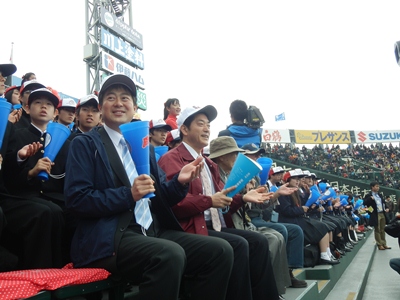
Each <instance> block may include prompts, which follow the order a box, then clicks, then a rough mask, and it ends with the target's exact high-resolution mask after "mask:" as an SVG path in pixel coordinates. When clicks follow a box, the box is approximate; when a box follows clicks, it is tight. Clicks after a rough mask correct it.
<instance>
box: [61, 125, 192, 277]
mask: <svg viewBox="0 0 400 300" xmlns="http://www.w3.org/2000/svg"><path fill="white" fill-rule="evenodd" d="M150 149H151V151H150V152H151V154H150V166H151V174H152V175H153V180H154V181H155V187H156V192H155V194H156V197H154V198H152V199H151V202H152V203H151V205H152V207H151V209H152V212H153V216H154V215H155V216H156V218H157V224H159V225H160V227H161V228H165V229H174V230H182V227H181V226H180V225H179V222H178V221H177V220H176V218H175V216H174V215H173V213H172V211H171V209H170V207H171V206H173V205H175V204H176V203H178V202H179V201H181V200H182V199H183V198H184V197H185V196H186V193H187V188H185V187H184V186H182V185H181V184H180V183H179V182H178V180H177V177H178V175H177V176H175V177H174V178H173V180H172V181H169V182H166V180H165V174H164V172H163V171H162V170H161V169H160V168H159V167H158V165H157V163H156V159H155V155H154V148H152V147H151V148H150ZM66 166H67V167H66V178H65V190H64V195H65V201H66V206H67V208H68V209H70V210H71V212H72V213H73V214H74V215H75V216H76V218H77V219H78V226H77V229H76V232H75V234H74V237H73V240H72V246H71V258H72V262H73V263H74V266H75V267H82V266H85V265H88V264H89V263H91V262H94V261H97V260H100V259H105V258H110V260H111V261H112V263H110V264H111V265H115V260H116V259H115V257H116V255H117V251H116V249H117V247H115V245H118V244H119V240H120V238H121V236H122V233H123V232H124V231H125V230H126V228H127V227H128V225H129V223H130V222H131V220H132V218H133V210H134V207H135V201H134V200H133V198H132V194H131V190H130V186H131V185H130V183H129V179H128V176H127V175H126V172H125V169H124V167H123V165H122V162H121V160H120V158H119V155H118V153H117V151H116V149H115V147H114V145H113V144H112V141H111V139H110V138H109V136H108V134H107V133H106V131H105V130H104V128H101V127H97V128H94V129H92V130H91V131H90V132H88V133H86V134H81V135H79V136H77V137H75V139H74V140H73V141H72V142H71V146H70V152H69V154H68V159H67V164H66ZM110 269H111V270H112V268H110Z"/></svg>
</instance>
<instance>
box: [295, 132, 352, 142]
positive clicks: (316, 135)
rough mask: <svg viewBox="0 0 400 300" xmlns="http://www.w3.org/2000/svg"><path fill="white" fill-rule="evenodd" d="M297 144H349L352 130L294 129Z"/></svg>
mask: <svg viewBox="0 0 400 300" xmlns="http://www.w3.org/2000/svg"><path fill="white" fill-rule="evenodd" d="M294 133H295V143H296V144H349V143H351V140H350V131H346V130H343V131H338V130H336V131H333V130H332V131H323V130H294Z"/></svg>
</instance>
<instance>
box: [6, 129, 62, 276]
mask: <svg viewBox="0 0 400 300" xmlns="http://www.w3.org/2000/svg"><path fill="white" fill-rule="evenodd" d="M40 148H42V144H40V143H35V142H33V143H32V144H29V145H26V146H24V147H22V149H18V150H19V151H18V152H16V150H15V149H17V148H16V134H15V132H14V126H13V125H11V123H8V126H7V128H6V132H5V135H4V138H3V144H2V147H1V155H0V167H1V168H0V210H2V213H3V214H4V215H3V217H4V218H5V219H6V222H7V226H5V227H4V228H3V229H2V230H0V232H1V235H2V236H1V237H2V240H1V241H2V243H4V244H3V245H4V246H5V247H7V248H8V249H10V250H12V252H13V253H15V254H16V255H17V256H18V259H17V261H18V265H15V262H16V259H15V257H14V256H12V255H11V254H9V253H7V252H6V251H2V248H1V247H0V252H1V255H0V257H1V260H2V262H0V266H1V265H2V266H3V268H2V270H1V271H3V272H4V271H11V270H12V269H14V270H15V269H17V268H18V269H38V268H61V267H63V266H64V264H65V262H64V261H63V260H62V233H63V231H64V218H63V213H62V210H61V208H60V207H59V206H57V205H56V204H54V203H52V202H50V201H47V200H44V199H40V198H37V197H32V198H30V199H25V198H23V197H18V196H14V195H11V194H10V193H9V192H8V190H7V189H6V186H5V184H4V179H5V178H8V177H10V176H11V175H12V174H11V172H12V171H13V170H15V169H17V168H18V166H17V160H16V157H17V155H16V153H18V157H20V158H21V159H23V160H26V159H27V158H28V157H30V156H32V155H35V153H36V152H37V151H38V150H40ZM3 157H4V162H3ZM20 189H21V186H20ZM1 225H5V223H4V222H3V221H0V227H1ZM6 266H8V267H6ZM0 268H1V267H0Z"/></svg>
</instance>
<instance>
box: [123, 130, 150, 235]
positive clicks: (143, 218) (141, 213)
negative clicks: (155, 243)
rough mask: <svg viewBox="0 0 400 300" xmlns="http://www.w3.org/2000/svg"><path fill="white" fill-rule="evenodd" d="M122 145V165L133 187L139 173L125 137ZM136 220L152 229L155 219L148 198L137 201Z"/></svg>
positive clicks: (145, 227)
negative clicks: (151, 225)
mask: <svg viewBox="0 0 400 300" xmlns="http://www.w3.org/2000/svg"><path fill="white" fill-rule="evenodd" d="M120 144H121V146H122V164H123V165H124V168H125V171H126V174H127V175H128V178H129V181H130V183H131V185H132V184H133V181H134V179H135V178H136V177H137V176H138V173H137V171H136V168H135V164H134V163H133V160H132V157H131V154H130V153H129V149H128V145H127V144H126V142H125V139H124V138H123V137H122V138H121V140H120ZM135 219H136V223H138V224H139V225H141V226H142V227H143V228H144V229H146V230H147V229H148V228H149V227H150V224H151V222H152V221H153V218H152V217H151V213H150V207H149V199H148V198H142V199H140V200H139V201H136V205H135Z"/></svg>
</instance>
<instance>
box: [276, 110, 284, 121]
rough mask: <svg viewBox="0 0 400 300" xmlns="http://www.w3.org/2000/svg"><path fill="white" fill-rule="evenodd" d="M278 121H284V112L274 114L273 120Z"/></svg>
mask: <svg viewBox="0 0 400 300" xmlns="http://www.w3.org/2000/svg"><path fill="white" fill-rule="evenodd" d="M278 121H285V113H284V112H283V113H281V114H280V115H276V116H275V122H278Z"/></svg>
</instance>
